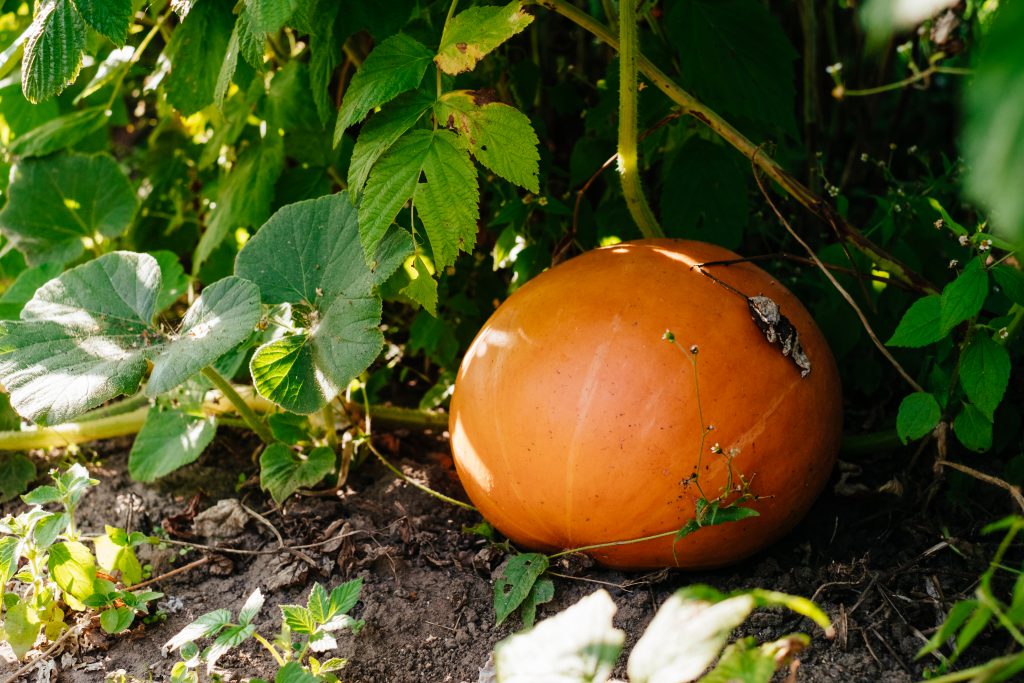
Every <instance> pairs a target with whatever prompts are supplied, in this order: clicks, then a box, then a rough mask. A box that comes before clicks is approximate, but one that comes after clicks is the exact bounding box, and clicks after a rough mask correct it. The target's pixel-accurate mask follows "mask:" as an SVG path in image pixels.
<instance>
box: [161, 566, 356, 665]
mask: <svg viewBox="0 0 1024 683" xmlns="http://www.w3.org/2000/svg"><path fill="white" fill-rule="evenodd" d="M361 588H362V579H355V580H352V581H348V582H347V583H343V584H341V585H340V586H337V587H336V588H334V589H333V590H332V591H331V592H330V593H328V592H327V590H326V589H324V587H323V586H321V585H320V584H319V583H317V584H314V585H313V589H312V590H311V591H310V592H309V597H308V598H307V600H306V605H305V607H303V606H301V605H281V630H280V632H279V633H278V635H277V637H276V638H274V640H273V641H269V640H267V639H266V638H264V637H263V636H262V635H260V634H259V633H257V631H256V625H255V624H254V623H253V620H254V619H255V618H256V616H257V615H258V614H259V612H260V609H262V607H263V600H264V598H263V594H262V593H261V592H260V590H259V589H258V588H257V589H256V590H255V591H253V593H252V594H251V595H250V596H249V598H248V599H247V600H246V601H245V604H244V605H242V608H241V609H240V610H239V612H238V617H237V619H236V620H235V621H232V617H231V612H230V611H228V610H226V609H218V610H214V611H213V612H208V613H206V614H204V615H202V616H201V617H199V618H198V619H196V620H195V621H193V622H192V623H191V624H189V625H188V626H186V627H185V628H183V629H182V630H181V631H179V632H178V634H177V635H175V636H174V637H173V638H171V639H170V640H168V641H167V642H166V643H164V646H163V651H164V654H167V653H168V652H172V651H174V650H178V652H179V654H180V655H181V660H180V661H178V662H177V663H175V665H174V667H173V668H172V670H171V680H172V682H173V683H199V681H200V668H199V667H200V665H201V664H203V663H205V664H206V673H207V674H208V675H213V670H214V667H215V666H216V664H217V660H218V659H220V658H221V657H222V656H223V655H224V654H225V653H227V652H229V651H230V650H231V649H233V648H235V647H238V646H239V645H241V644H242V643H244V642H245V641H246V640H248V639H249V638H253V639H255V640H256V641H257V642H259V643H260V645H262V646H263V647H264V648H265V649H266V650H267V651H268V652H269V653H270V655H271V656H272V657H273V658H274V661H275V662H276V663H277V665H278V666H279V667H280V670H279V671H278V674H277V677H276V679H275V680H276V681H309V682H310V683H315V682H316V681H323V682H324V683H336V682H337V680H338V679H337V677H336V676H335V675H334V672H336V671H339V670H341V669H342V668H343V667H344V666H345V664H346V663H347V661H348V660H346V659H343V658H340V657H331V658H328V659H325V660H324V661H320V659H318V658H317V657H315V656H314V655H313V653H316V654H322V653H327V652H330V651H332V650H334V649H336V648H337V647H338V642H337V640H335V637H334V634H335V633H336V632H338V631H340V630H342V629H349V630H350V631H352V632H353V633H359V631H360V630H361V629H362V627H363V621H362V620H357V619H353V618H352V617H350V616H349V615H348V612H349V611H350V610H351V609H352V608H353V607H355V605H356V602H357V601H358V600H359V591H360V589H361ZM200 638H214V641H213V643H212V644H211V645H209V646H208V647H206V648H204V649H202V650H200V649H199V647H198V646H197V645H196V644H195V642H194V641H196V640H199V639H200ZM252 680H253V681H254V682H255V681H258V680H260V679H252Z"/></svg>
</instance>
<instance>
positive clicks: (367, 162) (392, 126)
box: [348, 91, 434, 201]
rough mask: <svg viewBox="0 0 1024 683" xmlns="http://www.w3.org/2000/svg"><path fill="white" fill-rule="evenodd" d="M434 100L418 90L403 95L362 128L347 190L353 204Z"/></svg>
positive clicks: (353, 152) (353, 157)
mask: <svg viewBox="0 0 1024 683" xmlns="http://www.w3.org/2000/svg"><path fill="white" fill-rule="evenodd" d="M433 101H434V98H433V97H431V96H429V95H427V94H425V93H422V92H419V91H416V92H408V93H404V94H402V95H399V96H398V97H396V98H395V100H394V101H393V102H389V103H388V104H387V105H385V106H384V107H383V108H382V109H381V111H380V114H377V115H374V116H372V117H371V118H370V120H369V121H367V122H366V124H365V125H363V127H362V130H360V131H359V138H358V139H357V140H356V145H355V147H354V148H353V149H352V161H351V162H350V163H349V167H348V191H349V194H350V195H351V196H352V200H353V201H355V199H356V198H357V196H358V195H359V193H360V192H361V191H362V189H363V185H365V184H366V179H367V177H369V175H370V169H371V168H373V165H374V164H375V163H377V160H378V159H380V157H381V155H382V154H384V153H385V152H387V151H388V150H389V149H391V146H392V145H394V144H395V143H396V142H397V141H398V139H399V138H400V137H402V136H403V135H405V133H406V131H408V130H409V129H410V128H412V127H413V126H414V125H416V122H417V121H419V120H420V118H421V117H422V116H423V114H424V113H426V111H427V110H428V109H430V105H431V104H432V103H433Z"/></svg>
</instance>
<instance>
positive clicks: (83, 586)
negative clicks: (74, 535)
mask: <svg viewBox="0 0 1024 683" xmlns="http://www.w3.org/2000/svg"><path fill="white" fill-rule="evenodd" d="M46 568H47V569H49V570H50V578H51V579H53V582H54V583H56V584H57V585H58V586H59V587H60V589H61V590H62V591H64V597H65V598H66V599H67V601H68V604H69V605H70V606H71V608H72V609H77V610H81V609H84V608H85V605H83V604H82V603H81V601H82V600H84V599H85V598H87V597H89V596H90V595H92V583H93V581H95V580H96V560H95V559H94V558H93V556H92V552H90V551H89V549H88V548H87V547H85V546H84V545H82V544H81V543H79V542H78V541H65V542H62V543H55V544H53V545H52V546H50V556H49V558H48V559H47V562H46Z"/></svg>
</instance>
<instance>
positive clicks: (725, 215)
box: [661, 137, 750, 249]
mask: <svg viewBox="0 0 1024 683" xmlns="http://www.w3.org/2000/svg"><path fill="white" fill-rule="evenodd" d="M741 158H742V157H740V156H739V155H738V154H736V153H735V152H734V151H732V150H731V149H729V148H727V147H725V146H724V145H719V144H714V143H712V142H708V141H707V140H704V139H703V138H699V137H691V138H690V139H688V140H687V141H686V143H685V144H684V145H683V146H682V147H681V148H680V149H679V151H678V152H677V153H676V155H675V156H674V157H672V160H671V162H670V163H668V164H667V165H666V170H665V173H664V176H663V178H662V190H661V217H662V223H663V224H665V225H666V226H671V227H669V228H668V229H669V232H670V234H671V235H672V236H673V237H686V238H691V239H699V240H703V241H706V242H713V243H715V244H720V245H722V246H723V247H726V248H727V249H735V248H737V247H738V246H739V245H740V241H741V240H742V239H743V232H744V230H745V229H746V227H747V223H748V217H749V216H750V206H749V201H748V198H747V177H748V176H749V175H750V169H749V164H746V163H741V162H739V160H740V159H741Z"/></svg>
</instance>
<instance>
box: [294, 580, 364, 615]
mask: <svg viewBox="0 0 1024 683" xmlns="http://www.w3.org/2000/svg"><path fill="white" fill-rule="evenodd" d="M319 585H320V584H316V586H314V591H315V590H316V588H317V586H319ZM362 589H363V580H362V579H352V580H351V581H346V582H345V583H343V584H341V585H340V586H335V587H334V588H333V589H332V590H331V594H330V598H329V599H328V600H327V601H326V602H324V595H323V593H324V591H323V589H322V588H321V589H320V593H319V594H318V595H317V596H315V597H314V595H313V591H311V592H310V594H309V599H308V600H307V602H306V604H307V605H308V607H309V609H310V611H311V612H312V613H313V616H314V617H315V618H316V619H317V621H319V622H320V623H321V624H328V623H330V622H331V621H332V620H334V619H336V618H338V617H339V616H341V615H342V614H347V613H348V612H349V610H351V609H352V608H353V607H355V606H356V603H357V602H359V593H360V591H362Z"/></svg>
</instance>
